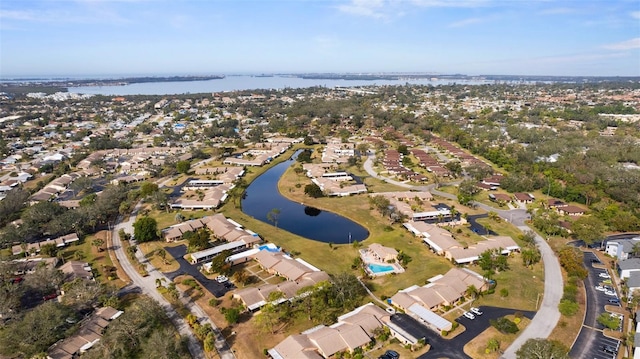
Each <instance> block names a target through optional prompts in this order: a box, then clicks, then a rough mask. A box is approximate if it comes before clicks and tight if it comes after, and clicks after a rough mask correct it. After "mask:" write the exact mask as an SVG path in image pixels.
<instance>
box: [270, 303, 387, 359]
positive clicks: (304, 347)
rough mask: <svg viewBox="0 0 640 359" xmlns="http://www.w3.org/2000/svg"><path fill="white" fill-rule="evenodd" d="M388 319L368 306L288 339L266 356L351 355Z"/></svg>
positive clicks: (284, 358) (287, 358) (290, 358)
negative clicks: (331, 322)
mask: <svg viewBox="0 0 640 359" xmlns="http://www.w3.org/2000/svg"><path fill="white" fill-rule="evenodd" d="M389 318H390V314H389V313H387V312H385V311H384V310H383V309H381V308H380V307H377V306H375V305H374V304H373V303H367V304H365V305H363V306H361V307H358V308H356V309H354V310H353V311H351V312H349V313H347V314H345V315H343V316H341V317H339V318H338V322H337V323H335V324H333V325H331V326H325V325H319V326H316V327H313V328H311V329H309V330H307V331H305V332H302V333H301V334H299V335H291V336H289V337H287V338H286V339H285V340H283V341H282V342H280V343H279V344H278V345H276V346H275V347H274V348H272V349H269V350H268V353H269V355H270V356H271V358H273V359H318V358H330V357H332V356H334V355H336V354H337V353H342V352H353V351H354V350H356V349H357V348H361V347H363V346H364V345H366V344H368V343H370V342H371V341H372V340H373V338H374V337H375V331H376V329H378V328H382V327H384V326H385V325H386V323H389V322H390V319H389ZM392 333H393V331H392Z"/></svg>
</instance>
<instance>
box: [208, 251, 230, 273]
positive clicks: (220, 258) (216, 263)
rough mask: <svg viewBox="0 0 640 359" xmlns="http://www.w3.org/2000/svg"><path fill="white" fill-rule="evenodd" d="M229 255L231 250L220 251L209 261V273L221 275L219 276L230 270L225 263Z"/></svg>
mask: <svg viewBox="0 0 640 359" xmlns="http://www.w3.org/2000/svg"><path fill="white" fill-rule="evenodd" d="M230 255H231V250H229V249H226V250H224V251H222V252H221V253H220V254H218V255H217V256H215V257H213V258H212V259H211V269H210V270H209V271H210V272H211V273H221V274H224V273H226V272H227V271H228V270H229V268H230V266H229V264H228V263H227V262H226V259H227V257H229V256H230Z"/></svg>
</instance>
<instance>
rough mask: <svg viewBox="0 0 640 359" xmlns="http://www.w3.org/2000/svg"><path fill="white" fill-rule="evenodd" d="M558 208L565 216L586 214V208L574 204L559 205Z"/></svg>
mask: <svg viewBox="0 0 640 359" xmlns="http://www.w3.org/2000/svg"><path fill="white" fill-rule="evenodd" d="M557 210H558V213H560V214H561V215H563V216H564V215H567V216H572V217H580V216H582V215H584V213H585V212H586V210H585V209H584V208H580V207H578V206H573V205H567V206H563V207H558V208H557Z"/></svg>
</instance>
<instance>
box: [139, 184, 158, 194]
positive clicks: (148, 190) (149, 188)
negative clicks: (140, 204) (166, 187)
mask: <svg viewBox="0 0 640 359" xmlns="http://www.w3.org/2000/svg"><path fill="white" fill-rule="evenodd" d="M155 192H158V185H157V184H155V183H153V182H146V181H145V182H142V184H141V185H140V197H142V198H146V197H148V196H150V195H152V194H153V193H155Z"/></svg>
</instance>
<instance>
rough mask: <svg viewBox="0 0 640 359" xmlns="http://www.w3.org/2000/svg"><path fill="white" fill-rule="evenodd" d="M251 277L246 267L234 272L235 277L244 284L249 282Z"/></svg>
mask: <svg viewBox="0 0 640 359" xmlns="http://www.w3.org/2000/svg"><path fill="white" fill-rule="evenodd" d="M250 278H251V277H250V276H249V273H248V272H247V271H246V270H245V269H240V270H238V271H237V272H235V273H234V274H233V279H234V280H235V281H236V282H237V283H240V284H242V285H245V284H247V283H249V280H250Z"/></svg>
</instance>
